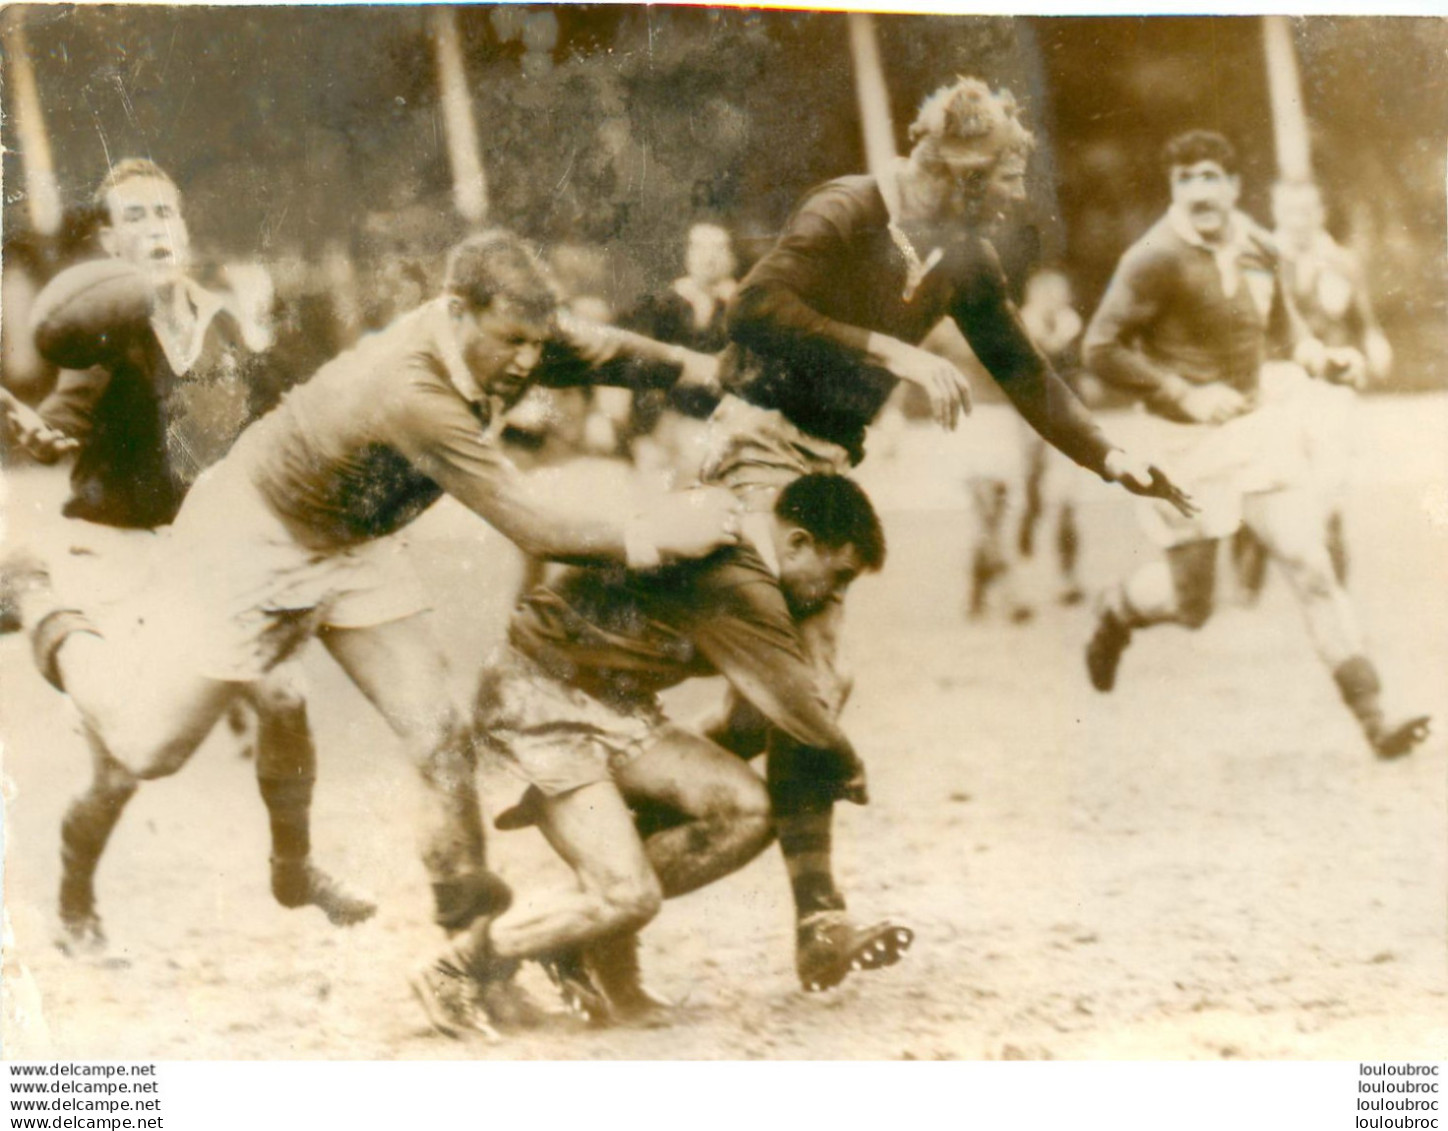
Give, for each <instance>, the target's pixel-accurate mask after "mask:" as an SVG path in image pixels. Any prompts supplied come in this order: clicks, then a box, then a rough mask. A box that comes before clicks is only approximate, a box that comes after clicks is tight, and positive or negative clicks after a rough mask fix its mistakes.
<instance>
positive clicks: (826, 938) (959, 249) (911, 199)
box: [705, 78, 1188, 989]
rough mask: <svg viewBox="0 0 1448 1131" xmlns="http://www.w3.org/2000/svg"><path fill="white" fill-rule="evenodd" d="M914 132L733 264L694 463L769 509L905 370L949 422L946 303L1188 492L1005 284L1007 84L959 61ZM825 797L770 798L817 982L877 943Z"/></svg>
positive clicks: (963, 404)
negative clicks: (699, 456)
mask: <svg viewBox="0 0 1448 1131" xmlns="http://www.w3.org/2000/svg"><path fill="white" fill-rule="evenodd" d="M910 137H911V140H912V142H913V143H914V144H913V148H912V150H911V152H910V155H909V157H908V158H905V159H903V160H901V161H899V162H898V163H896V164H895V165H893V166H891V167H890V168H889V170H888V172H886V173H885V174H884V175H883V176H882V177H880V178H876V177H874V176H857V177H843V178H840V179H838V180H834V181H831V182H829V183H828V184H826V185H824V186H823V187H821V188H819V189H816V190H815V191H814V192H812V193H811V194H810V195H809V196H808V197H806V198H805V199H804V201H803V202H802V203H801V204H800V205H799V206H798V207H797V208H796V210H795V212H794V214H793V215H792V216H791V217H790V219H789V222H788V224H787V225H786V227H785V230H784V232H783V233H782V234H781V235H780V237H779V240H778V242H777V243H776V244H775V246H774V248H773V249H772V250H771V251H769V252H768V253H767V254H766V255H765V256H764V257H763V258H762V259H761V260H760V261H759V262H758V263H757V264H755V266H754V268H753V269H752V270H751V271H750V272H749V274H748V275H747V276H746V277H745V279H744V281H743V283H742V284H741V286H740V289H739V293H738V295H737V296H736V298H735V300H734V302H733V304H732V307H731V312H730V336H731V338H732V344H731V346H730V348H729V350H727V351H726V353H725V355H724V360H723V363H722V376H721V379H722V382H723V385H724V388H725V390H726V392H727V393H728V395H726V396H725V398H724V400H723V401H722V403H721V404H720V406H719V408H718V409H717V410H716V411H715V413H714V415H713V417H712V419H711V421H710V424H711V428H712V431H713V436H712V439H711V445H712V450H711V452H710V456H709V459H708V462H707V463H706V465H705V476H706V478H707V479H708V480H709V481H712V482H718V483H723V484H725V485H727V486H729V487H730V488H732V489H733V490H734V491H736V492H737V493H738V494H739V495H740V496H741V497H742V498H744V499H745V500H746V505H748V506H751V507H757V508H758V509H762V510H768V509H769V507H770V506H771V505H772V503H773V500H774V497H775V496H776V494H777V493H778V492H779V491H780V490H781V489H782V488H783V487H784V486H785V485H786V484H788V483H789V482H790V481H791V480H793V479H795V478H797V477H799V476H800V475H804V474H807V473H809V472H814V471H824V472H836V473H840V472H844V471H846V470H848V469H849V468H850V467H851V466H853V465H854V464H857V463H859V462H860V460H861V459H863V458H864V451H865V430H866V428H867V427H868V426H869V425H870V424H871V422H872V421H874V419H875V417H876V416H877V415H878V414H879V412H880V410H881V407H882V406H883V405H884V404H885V401H886V399H887V398H888V397H889V395H890V393H891V391H892V390H893V389H894V388H895V387H896V385H897V384H898V383H899V382H901V381H907V382H909V383H911V384H915V385H918V386H920V387H921V388H922V389H923V390H924V391H925V393H926V394H927V396H928V397H929V399H930V403H931V406H932V408H933V410H934V413H935V418H936V420H937V422H938V423H940V424H941V425H942V426H944V427H954V425H955V423H956V421H957V420H958V418H959V415H960V413H961V412H962V411H968V409H969V407H970V393H969V387H968V385H967V383H966V379H965V377H964V375H963V374H961V373H960V372H959V371H958V370H957V369H956V368H955V367H954V366H953V365H951V364H950V363H949V362H948V361H946V360H944V359H943V358H941V357H939V356H937V355H935V354H932V353H928V352H926V351H925V350H922V349H920V348H919V346H918V344H917V343H919V342H920V341H921V340H922V339H923V338H924V337H925V336H926V334H927V333H929V331H930V330H931V329H932V328H933V327H934V326H935V324H936V323H937V322H939V321H940V320H941V319H942V318H947V317H949V318H952V319H954V320H955V322H956V323H957V325H958V326H959V327H960V329H961V331H962V332H963V333H964V335H965V338H966V340H967V341H968V342H969V343H970V345H971V348H972V349H973V350H974V351H975V353H976V355H977V356H978V357H979V358H980V360H981V362H982V363H983V364H984V365H985V367H986V369H987V370H988V371H989V372H990V374H991V375H992V376H993V377H994V378H995V380H996V381H997V382H999V384H1000V385H1001V387H1002V388H1003V389H1004V390H1005V392H1006V394H1007V395H1008V396H1009V398H1010V399H1011V401H1012V402H1013V403H1014V404H1015V406H1016V408H1017V409H1018V410H1019V411H1020V412H1021V414H1022V415H1023V416H1025V418H1026V419H1027V420H1028V421H1030V423H1031V424H1032V425H1033V426H1034V427H1035V428H1036V429H1037V430H1038V431H1039V432H1040V433H1041V434H1042V435H1043V436H1044V437H1045V438H1046V439H1047V440H1048V441H1050V442H1051V443H1052V444H1053V445H1055V446H1056V447H1057V448H1059V449H1060V450H1061V451H1063V452H1064V453H1065V454H1066V455H1068V456H1070V457H1071V458H1072V459H1073V460H1075V461H1076V462H1077V463H1079V464H1081V465H1082V466H1084V467H1087V468H1089V469H1090V470H1092V471H1095V472H1097V473H1098V474H1100V475H1101V476H1102V477H1103V478H1106V479H1108V480H1112V481H1114V482H1119V483H1121V484H1122V486H1124V487H1126V488H1127V489H1128V490H1130V491H1133V492H1135V493H1137V494H1147V495H1153V496H1156V497H1160V498H1163V499H1166V500H1168V501H1171V502H1173V503H1176V504H1178V505H1188V504H1186V503H1185V501H1184V500H1183V498H1182V496H1181V494H1180V492H1178V491H1177V489H1176V487H1175V486H1174V485H1173V484H1172V483H1171V481H1170V480H1169V479H1168V478H1167V477H1166V476H1165V475H1163V474H1162V473H1161V472H1160V471H1159V470H1158V469H1156V468H1152V467H1149V466H1148V465H1147V464H1146V463H1145V462H1143V461H1140V460H1137V459H1134V458H1132V457H1130V456H1128V455H1127V453H1126V452H1124V451H1122V450H1121V449H1120V448H1117V447H1114V446H1113V445H1112V444H1111V443H1110V442H1109V441H1108V440H1107V439H1106V437H1105V436H1103V435H1102V433H1101V431H1100V429H1099V428H1098V427H1097V426H1096V424H1095V422H1094V421H1093V420H1092V419H1091V417H1090V415H1089V414H1088V413H1087V411H1086V409H1085V407H1084V406H1083V405H1082V404H1081V403H1080V401H1078V400H1077V399H1076V397H1075V396H1074V395H1073V394H1072V393H1071V391H1070V389H1069V388H1067V386H1066V385H1065V383H1064V382H1062V381H1061V379H1060V378H1059V377H1058V376H1057V375H1056V374H1055V373H1054V372H1053V371H1052V369H1051V367H1050V365H1049V363H1048V362H1047V361H1046V360H1045V359H1044V358H1043V357H1042V355H1041V353H1040V351H1039V350H1037V349H1036V347H1035V346H1034V345H1033V344H1032V342H1031V339H1030V336H1029V334H1028V333H1027V332H1026V329H1025V327H1024V326H1023V325H1022V324H1021V320H1020V318H1019V317H1018V315H1017V313H1016V311H1015V308H1014V306H1013V305H1012V303H1011V301H1010V297H1009V292H1008V289H1007V284H1006V280H1005V277H1004V275H1003V274H1002V271H1001V267H1000V262H999V259H998V257H997V255H996V253H995V250H994V249H993V248H992V247H991V245H990V242H989V240H988V239H987V236H986V233H987V229H988V228H989V227H990V225H991V224H992V223H993V222H994V221H995V220H996V219H997V217H998V216H999V215H1000V214H1001V213H1002V212H1003V211H1006V210H1008V209H1010V208H1011V207H1013V206H1014V205H1015V204H1017V203H1018V202H1020V201H1021V200H1023V199H1024V196H1025V187H1024V186H1025V175H1026V161H1027V157H1028V155H1029V153H1030V151H1031V149H1032V147H1033V144H1034V143H1033V139H1032V137H1031V134H1030V132H1029V131H1028V130H1027V129H1026V127H1025V125H1024V124H1023V123H1022V122H1021V120H1020V117H1019V114H1018V112H1017V108H1016V104H1015V101H1014V100H1013V99H1012V98H1011V96H1010V95H1009V94H1007V93H1000V94H997V93H993V92H992V91H991V90H990V89H989V88H988V87H987V86H986V85H985V84H984V83H982V82H980V81H979V80H978V79H970V78H962V79H959V80H958V81H956V82H954V83H952V84H950V85H949V86H946V87H943V88H941V89H940V90H938V91H936V92H935V93H934V94H933V95H931V96H930V97H929V98H928V99H927V100H926V101H925V103H924V105H923V106H922V107H921V110H920V113H919V115H918V117H917V118H916V120H915V123H914V125H913V126H912V127H911V131H910ZM840 609H841V606H840V604H839V602H837V601H836V602H831V603H830V604H829V605H828V606H827V607H826V609H825V610H824V611H823V612H822V613H820V614H819V615H817V616H815V617H811V618H809V619H808V620H807V621H806V622H805V623H804V624H802V626H801V630H802V632H803V635H804V637H805V640H806V642H807V648H808V650H809V653H810V655H811V657H812V658H813V659H814V660H815V661H816V664H817V666H818V668H819V669H820V678H821V680H822V681H823V685H824V686H825V687H827V688H829V689H830V690H829V691H828V695H829V697H830V698H831V699H832V700H833V701H834V706H835V707H836V708H838V707H839V706H840V705H841V703H842V701H843V698H844V689H845V686H846V685H845V681H844V680H843V679H842V678H841V677H840V676H839V674H838V673H837V672H836V671H835V669H834V656H835V651H836V645H835V636H836V633H837V631H838V625H839V619H840ZM748 716H749V712H747V711H743V710H740V709H738V704H737V703H736V704H735V709H732V710H731V711H730V712H729V715H728V718H727V719H726V720H725V721H724V722H722V723H721V724H719V725H717V726H715V727H714V728H712V730H711V734H712V736H713V737H715V738H716V739H717V740H718V741H720V742H722V743H724V744H725V745H727V746H729V747H731V748H735V749H739V748H744V749H748V748H751V747H755V748H757V746H758V745H759V744H760V743H761V742H762V741H763V738H762V732H763V730H764V729H765V728H763V727H761V726H760V721H759V720H758V718H757V716H756V717H754V718H750V717H748ZM789 757H791V755H790V754H789V753H788V751H786V750H776V751H775V752H774V753H773V754H772V755H771V758H772V759H778V758H786V759H787V758H789ZM786 776H787V775H786ZM833 803H834V799H833V797H832V796H831V795H830V794H829V791H828V790H822V791H821V792H820V793H819V795H818V796H813V797H810V796H805V795H801V796H797V797H795V798H792V799H791V800H790V801H789V803H788V804H787V805H781V804H780V803H779V802H778V801H777V802H776V804H775V817H776V821H777V825H778V829H779V839H780V846H781V848H782V849H783V851H784V854H785V860H786V865H787V867H788V868H789V872H790V879H791V883H792V885H793V889H794V896H795V905H796V909H797V912H798V916H799V934H798V944H799V945H798V950H797V953H796V960H797V961H796V964H797V968H798V971H799V976H800V980H801V982H802V984H803V985H804V986H805V987H806V988H809V989H818V988H823V987H824V986H825V985H826V981H824V980H822V979H821V978H820V977H819V976H818V972H819V971H820V970H830V969H836V968H838V966H839V959H840V956H841V954H848V953H850V952H852V951H859V952H860V953H871V952H873V948H874V945H875V943H876V942H877V941H878V939H877V938H876V937H873V936H872V935H871V934H869V933H862V932H860V931H858V930H857V929H856V928H854V927H853V926H852V925H851V924H850V922H849V920H848V918H847V917H846V915H845V901H844V898H843V896H841V894H840V893H839V891H838V890H837V888H836V887H835V884H834V879H833V877H832V875H831V870H830V852H831V843H830V842H831V809H832V806H833ZM888 937H889V938H902V937H908V932H904V931H899V932H897V931H891V932H890V933H889V935H888ZM889 957H890V958H891V959H893V958H894V957H895V956H894V955H893V954H892V955H890V956H889Z"/></svg>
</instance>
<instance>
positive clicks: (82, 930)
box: [55, 867, 106, 958]
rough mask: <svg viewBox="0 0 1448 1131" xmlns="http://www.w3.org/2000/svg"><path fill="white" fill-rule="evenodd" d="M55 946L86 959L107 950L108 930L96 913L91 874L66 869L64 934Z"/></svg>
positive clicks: (62, 911)
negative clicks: (79, 873)
mask: <svg viewBox="0 0 1448 1131" xmlns="http://www.w3.org/2000/svg"><path fill="white" fill-rule="evenodd" d="M55 945H56V946H57V947H58V948H59V950H60V952H61V953H62V954H66V955H69V956H70V957H71V958H84V957H89V956H94V955H98V954H101V953H103V952H104V951H105V949H106V932H105V930H104V929H103V928H102V927H101V917H100V916H99V915H98V914H96V905H95V890H94V888H93V887H92V885H91V876H90V874H89V873H87V874H84V875H78V874H76V872H75V871H74V870H73V869H71V868H68V867H63V868H62V875H61V880H60V933H59V934H57V935H56V937H55Z"/></svg>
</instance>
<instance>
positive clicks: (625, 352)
mask: <svg viewBox="0 0 1448 1131" xmlns="http://www.w3.org/2000/svg"><path fill="white" fill-rule="evenodd" d="M555 337H556V341H555V343H553V345H554V347H555V348H552V349H550V350H549V351H545V353H544V362H543V364H542V365H541V366H540V367H539V370H538V373H537V380H538V383H539V384H541V385H547V386H550V387H553V388H558V387H562V386H568V385H618V386H622V387H624V388H631V389H667V388H670V387H674V386H686V387H695V388H705V389H710V390H712V391H715V392H717V391H719V359H718V358H717V357H715V356H714V355H712V354H707V353H699V352H698V351H696V350H691V349H685V348H684V347H683V346H679V345H672V344H670V343H668V342H660V341H657V340H656V339H654V338H650V337H648V336H647V335H645V334H640V333H638V332H637V331H634V330H626V329H624V328H622V327H620V326H608V325H605V324H603V323H601V322H594V321H592V320H591V319H587V318H580V317H578V316H577V315H574V314H567V313H565V314H560V315H559V316H558V331H557V334H556V336H555Z"/></svg>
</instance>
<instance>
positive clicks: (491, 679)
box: [473, 645, 664, 797]
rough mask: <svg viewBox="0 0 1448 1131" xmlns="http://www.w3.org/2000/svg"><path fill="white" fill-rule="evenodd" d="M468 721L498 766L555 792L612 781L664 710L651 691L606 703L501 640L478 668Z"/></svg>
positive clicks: (644, 742)
mask: <svg viewBox="0 0 1448 1131" xmlns="http://www.w3.org/2000/svg"><path fill="white" fill-rule="evenodd" d="M473 725H474V733H475V734H476V735H477V737H478V739H479V741H480V742H481V744H482V745H483V747H484V748H485V749H486V750H487V751H489V752H490V753H491V754H492V755H493V757H494V758H495V759H496V761H497V763H498V764H499V765H501V766H502V767H503V768H504V769H507V770H509V771H510V772H512V773H513V774H515V775H517V776H518V777H520V778H522V779H523V780H524V781H526V782H528V783H529V784H530V785H535V786H537V787H538V788H539V789H540V790H542V791H543V793H544V794H546V795H547V796H549V797H557V796H560V795H561V794H565V793H569V792H571V791H572V790H575V789H579V788H581V787H582V786H585V785H593V784H594V783H596V782H604V781H610V780H612V776H613V774H615V773H617V772H618V771H619V770H620V769H622V768H623V767H624V766H627V765H628V764H629V763H630V762H632V761H633V760H634V759H635V758H637V757H638V756H639V755H640V754H641V753H642V752H643V750H644V748H645V746H646V745H647V744H648V742H649V740H650V739H651V738H652V737H653V736H654V735H655V734H656V733H657V732H658V730H659V728H660V727H662V726H663V725H664V716H663V712H662V710H661V709H660V707H659V704H658V700H657V698H656V697H655V696H652V695H647V696H639V697H637V698H635V699H630V700H626V701H618V702H612V703H605V702H604V701H603V700H601V699H597V698H595V697H594V696H592V695H589V694H588V693H587V692H584V691H580V690H579V689H578V688H576V687H570V686H569V685H568V684H566V683H564V682H563V681H562V680H560V679H557V678H555V677H554V676H552V675H550V674H549V673H547V672H546V671H544V670H543V669H542V668H541V667H539V666H538V665H537V664H536V663H534V662H533V661H532V660H530V659H529V658H528V657H527V656H525V655H523V654H522V653H521V652H519V651H518V650H517V649H516V648H513V647H512V646H511V645H504V646H503V647H501V648H500V649H498V651H497V652H496V653H494V655H493V657H492V658H491V659H490V660H489V662H488V664H487V666H486V667H485V668H484V669H483V675H482V679H481V681H480V683H479V685H478V695H477V701H476V704H475V709H474V714H473Z"/></svg>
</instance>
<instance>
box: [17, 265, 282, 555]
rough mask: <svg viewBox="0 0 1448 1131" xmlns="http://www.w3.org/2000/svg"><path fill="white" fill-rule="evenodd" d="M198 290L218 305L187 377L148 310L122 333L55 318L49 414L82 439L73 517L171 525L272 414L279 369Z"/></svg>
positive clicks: (46, 340) (118, 327) (138, 308)
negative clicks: (267, 395) (267, 408)
mask: <svg viewBox="0 0 1448 1131" xmlns="http://www.w3.org/2000/svg"><path fill="white" fill-rule="evenodd" d="M84 270H85V267H84V265H82V267H79V268H73V269H72V270H71V271H70V272H62V274H61V275H59V276H57V277H56V278H55V279H54V280H53V281H52V283H51V287H53V288H57V289H58V290H63V289H64V288H65V287H67V286H68V285H69V278H68V277H69V276H70V275H71V274H72V273H73V272H75V273H80V272H84ZM138 279H139V276H138ZM139 285H140V283H139V282H138V286H139ZM193 293H194V294H196V295H199V296H201V297H202V299H203V301H208V300H209V302H208V306H207V308H206V309H203V310H202V311H200V312H199V317H201V319H202V320H203V322H204V326H205V329H204V336H203V339H202V343H201V349H200V352H199V354H198V356H197V357H196V359H195V360H194V361H192V362H191V364H190V365H188V366H186V367H185V372H184V373H178V372H177V371H176V369H175V367H174V366H173V365H172V363H171V360H170V359H169V358H168V357H167V355H166V351H165V350H164V349H163V348H162V346H161V342H160V340H159V339H158V338H157V336H156V331H155V330H154V329H153V328H152V326H151V322H150V318H149V315H148V313H147V308H148V303H147V302H146V301H138V302H137V303H136V304H134V305H133V306H132V307H131V308H130V309H129V310H128V311H127V312H125V313H124V314H122V315H118V317H117V320H116V322H115V324H113V325H106V326H99V327H98V326H94V325H89V324H87V325H85V326H80V325H77V324H72V323H70V322H67V321H66V319H65V317H64V316H63V315H60V314H55V313H54V312H53V311H52V316H51V317H50V318H48V319H46V320H45V322H44V323H43V324H42V325H41V326H39V327H37V331H36V345H37V347H38V348H39V350H40V352H41V354H42V355H43V356H44V357H45V358H46V359H47V360H49V361H51V362H53V363H54V364H56V365H59V366H62V367H64V370H65V371H63V372H62V373H61V375H60V379H59V381H58V383H57V386H56V389H55V391H54V392H53V393H52V394H51V395H50V396H49V397H47V398H46V400H45V401H44V402H42V404H41V406H40V415H41V417H42V418H43V419H44V420H45V422H46V423H47V424H49V425H50V426H51V427H52V428H56V429H58V430H59V431H62V432H64V433H66V434H67V435H70V436H74V437H76V438H77V439H79V440H80V441H81V449H80V453H79V455H78V456H77V457H76V462H75V466H74V468H73V469H72V472H71V497H70V499H69V500H68V501H67V502H66V504H65V508H64V513H65V514H67V515H69V516H71V517H73V518H83V519H86V520H88V521H90V522H98V523H103V524H105V525H107V526H125V527H145V528H150V527H155V526H162V525H165V524H167V523H169V522H171V521H172V520H173V519H174V518H175V517H176V512H177V511H178V510H179V509H180V507H181V500H182V499H183V498H184V497H185V495H186V492H187V491H188V490H189V489H190V487H191V484H192V483H194V482H195V481H196V477H197V476H198V475H200V474H201V472H202V471H204V470H205V469H206V468H207V467H209V466H211V464H213V463H215V462H216V461H217V460H218V459H220V458H221V457H222V456H223V455H224V454H225V453H226V452H227V451H228V450H229V449H230V447H231V445H232V443H233V442H234V441H235V439H236V438H237V436H238V435H239V434H240V433H241V431H242V429H243V428H245V427H246V426H247V424H249V423H250V422H251V421H252V420H254V419H255V418H256V417H257V415H258V414H259V412H260V411H261V409H262V408H263V407H264V406H263V405H262V403H261V397H262V395H263V394H262V392H261V391H262V390H264V389H266V388H268V387H270V386H271V382H270V380H269V379H268V375H267V372H266V370H267V368H268V366H269V362H268V361H267V359H266V358H265V357H264V356H262V355H259V354H257V353H254V352H252V350H250V349H249V348H248V347H247V346H246V345H245V343H244V342H243V340H242V334H241V327H240V326H239V325H238V323H237V322H236V320H235V318H234V317H233V316H232V315H231V314H230V312H228V311H227V310H225V309H222V308H220V306H219V303H217V300H215V298H214V296H211V295H208V294H206V292H202V291H200V290H199V288H198V289H197V290H196V291H194V292H193ZM76 309H77V308H76V307H74V306H71V307H65V308H63V310H70V311H74V310H76Z"/></svg>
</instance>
